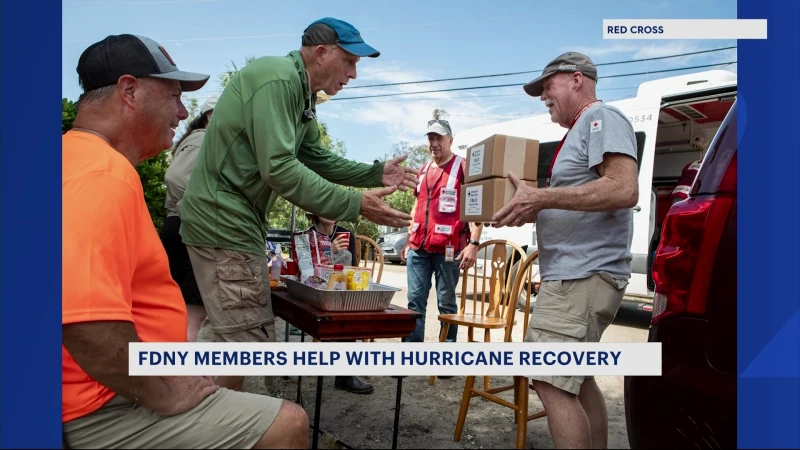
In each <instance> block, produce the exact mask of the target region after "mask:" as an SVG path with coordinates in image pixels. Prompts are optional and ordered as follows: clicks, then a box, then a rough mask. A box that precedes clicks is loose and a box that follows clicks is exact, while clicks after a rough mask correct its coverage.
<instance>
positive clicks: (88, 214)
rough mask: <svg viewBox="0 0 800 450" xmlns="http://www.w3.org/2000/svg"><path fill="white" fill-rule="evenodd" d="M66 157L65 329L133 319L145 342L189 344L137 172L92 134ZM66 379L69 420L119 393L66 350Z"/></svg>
mask: <svg viewBox="0 0 800 450" xmlns="http://www.w3.org/2000/svg"><path fill="white" fill-rule="evenodd" d="M61 152H62V157H63V161H62V182H61V186H62V201H63V213H62V242H63V244H62V246H63V247H62V249H63V253H62V269H61V270H62V272H61V274H62V280H63V285H62V302H61V307H62V312H61V323H62V324H70V323H76V322H88V321H98V320H102V321H107V320H108V321H114V320H117V321H128V322H132V323H133V324H134V326H135V328H136V332H137V334H138V335H139V339H140V340H141V341H142V342H186V326H187V316H186V304H185V303H184V301H183V297H182V296H181V291H180V289H179V288H178V285H177V284H176V283H175V281H173V279H172V277H171V276H170V272H169V262H168V260H167V254H166V252H165V251H164V247H163V246H162V244H161V240H160V239H159V237H158V232H157V231H156V229H155V226H153V222H152V220H151V218H150V213H149V212H148V210H147V204H146V203H145V200H144V191H143V189H142V184H141V181H140V179H139V175H138V173H137V172H136V169H135V168H134V167H133V165H132V164H131V163H130V162H129V161H128V160H127V159H126V158H125V157H124V156H123V155H122V154H121V153H119V152H117V151H116V150H114V149H113V148H112V147H111V146H110V145H109V144H108V143H107V142H106V141H105V140H104V139H102V138H101V137H99V136H96V135H94V134H91V133H86V132H81V131H69V132H67V133H66V134H65V135H64V136H63V137H62V140H61ZM98 344H100V343H98ZM61 375H62V381H61V391H62V397H61V420H62V421H63V422H67V421H70V420H72V419H76V418H78V417H81V416H84V415H86V414H89V413H91V412H93V411H95V410H97V409H98V408H100V407H101V406H102V405H103V404H105V403H106V402H107V401H108V400H110V399H111V398H112V397H113V396H114V395H115V394H114V392H112V391H111V390H110V389H108V388H107V387H105V386H103V385H101V384H99V383H98V382H97V381H95V380H94V379H92V378H91V377H90V376H89V375H87V374H86V372H84V371H83V369H81V368H80V367H79V366H78V364H77V363H76V362H75V360H74V359H73V358H72V356H71V355H70V354H69V353H68V352H67V350H66V349H65V348H64V346H63V345H62V347H61Z"/></svg>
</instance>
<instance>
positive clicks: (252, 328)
mask: <svg viewBox="0 0 800 450" xmlns="http://www.w3.org/2000/svg"><path fill="white" fill-rule="evenodd" d="M186 247H187V250H188V251H189V258H190V259H191V260H192V269H193V270H194V274H195V278H196V279H197V287H198V288H199V289H200V295H201V296H202V297H203V304H204V305H205V308H206V314H207V316H206V318H205V320H204V321H203V324H202V325H201V326H200V332H199V333H198V335H197V340H198V341H200V342H276V333H275V316H274V315H273V313H272V301H271V299H270V295H269V266H268V265H267V257H266V255H260V256H259V255H253V254H250V253H244V252H236V251H231V250H223V249H214V248H203V247H192V246H188V245H187V246H186Z"/></svg>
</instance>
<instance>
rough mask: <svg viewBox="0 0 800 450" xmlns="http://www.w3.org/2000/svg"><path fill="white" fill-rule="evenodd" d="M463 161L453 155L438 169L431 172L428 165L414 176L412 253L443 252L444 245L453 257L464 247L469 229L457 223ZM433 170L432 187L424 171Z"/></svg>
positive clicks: (430, 164) (461, 223)
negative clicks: (416, 179)
mask: <svg viewBox="0 0 800 450" xmlns="http://www.w3.org/2000/svg"><path fill="white" fill-rule="evenodd" d="M463 160H464V158H462V157H460V156H456V155H453V158H451V159H450V162H448V163H447V164H445V165H444V166H443V167H440V168H438V169H431V167H432V163H431V162H429V163H428V164H426V165H425V166H423V167H422V169H421V170H420V172H419V173H418V174H417V175H418V177H419V179H420V183H419V184H418V185H417V191H416V194H417V210H416V212H415V214H414V223H413V224H412V225H411V238H410V239H409V242H408V243H409V246H410V247H411V248H413V249H414V250H419V249H420V248H422V249H423V250H425V251H427V252H431V253H444V252H445V247H447V245H448V244H450V245H452V246H453V249H454V251H455V252H456V254H457V253H458V251H459V250H461V249H462V248H464V247H466V246H467V238H468V236H467V232H468V230H469V227H467V224H466V223H463V222H461V221H460V220H459V206H460V205H461V201H460V200H461V198H460V197H461V189H460V187H461V183H460V182H459V175H461V174H462V172H463V170H462V168H461V163H462V161H463ZM430 170H434V172H432V175H433V176H435V177H436V182H435V183H434V184H430V183H429V179H428V178H429V177H428V171H430Z"/></svg>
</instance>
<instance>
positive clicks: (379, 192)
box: [360, 186, 411, 228]
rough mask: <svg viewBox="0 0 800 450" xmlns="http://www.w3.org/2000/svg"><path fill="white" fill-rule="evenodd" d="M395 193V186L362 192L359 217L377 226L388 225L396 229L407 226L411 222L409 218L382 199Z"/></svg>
mask: <svg viewBox="0 0 800 450" xmlns="http://www.w3.org/2000/svg"><path fill="white" fill-rule="evenodd" d="M395 191H397V186H389V187H385V188H381V189H374V190H371V191H364V193H363V195H362V197H361V211H360V213H361V215H362V216H364V217H365V218H366V219H367V220H369V221H370V222H373V223H375V224H378V225H388V226H390V227H396V228H402V227H404V226H407V225H408V224H409V223H410V222H411V216H410V215H408V214H406V213H404V212H401V211H397V210H396V209H392V208H391V207H389V205H387V204H386V203H384V201H383V199H382V198H383V197H385V196H387V195H390V194H392V193H393V192H395Z"/></svg>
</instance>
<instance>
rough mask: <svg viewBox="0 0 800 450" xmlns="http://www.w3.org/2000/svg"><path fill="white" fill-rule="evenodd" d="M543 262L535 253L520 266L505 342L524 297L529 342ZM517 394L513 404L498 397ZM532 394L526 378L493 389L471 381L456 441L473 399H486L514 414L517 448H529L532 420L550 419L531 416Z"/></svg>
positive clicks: (462, 399)
mask: <svg viewBox="0 0 800 450" xmlns="http://www.w3.org/2000/svg"><path fill="white" fill-rule="evenodd" d="M538 259H539V252H538V251H534V252H533V253H531V255H530V256H528V258H527V259H526V260H525V261H522V262H521V263H520V266H519V269H518V270H517V276H516V277H515V280H514V287H513V289H512V295H511V303H512V306H510V307H509V308H508V310H507V311H506V313H507V314H506V316H505V318H506V329H505V332H506V333H505V338H504V342H513V337H512V336H513V330H514V326H515V324H516V320H515V316H516V313H517V308H516V305H517V299H519V298H520V296H524V297H525V307H524V308H523V311H522V313H523V314H524V316H523V320H522V326H523V332H522V341H523V342H524V341H525V335H526V334H527V332H528V321H529V319H530V311H531V295H534V296H535V295H537V292H538V284H539V283H538V281H536V280H535V279H536V278H537V274H536V273H534V271H533V266H534V263H535V262H536V261H537V260H538ZM512 389H513V390H514V399H513V402H509V401H507V400H505V399H503V398H501V397H499V396H498V395H497V394H499V393H501V392H505V391H509V390H512ZM529 394H530V390H529V385H528V378H527V377H524V376H515V377H513V382H512V383H511V384H510V385H507V386H502V387H496V388H492V389H490V388H489V387H488V385H487V383H485V385H484V389H478V388H476V387H475V377H474V376H470V377H467V381H466V384H465V385H464V396H463V397H462V398H461V409H460V410H459V412H458V421H457V422H456V431H455V436H454V440H455V441H456V442H459V441H460V440H461V434H462V432H463V431H464V422H465V421H466V418H467V411H468V409H469V404H470V401H471V400H472V398H474V397H482V398H483V399H486V400H489V401H491V402H494V403H497V404H498V405H501V406H505V407H508V408H511V409H513V410H514V419H515V422H516V424H517V448H525V442H526V440H527V435H528V422H529V421H531V420H535V419H539V418H542V417H545V416H547V412H546V411H544V410H543V411H539V412H537V413H535V414H532V415H528V397H529Z"/></svg>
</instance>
